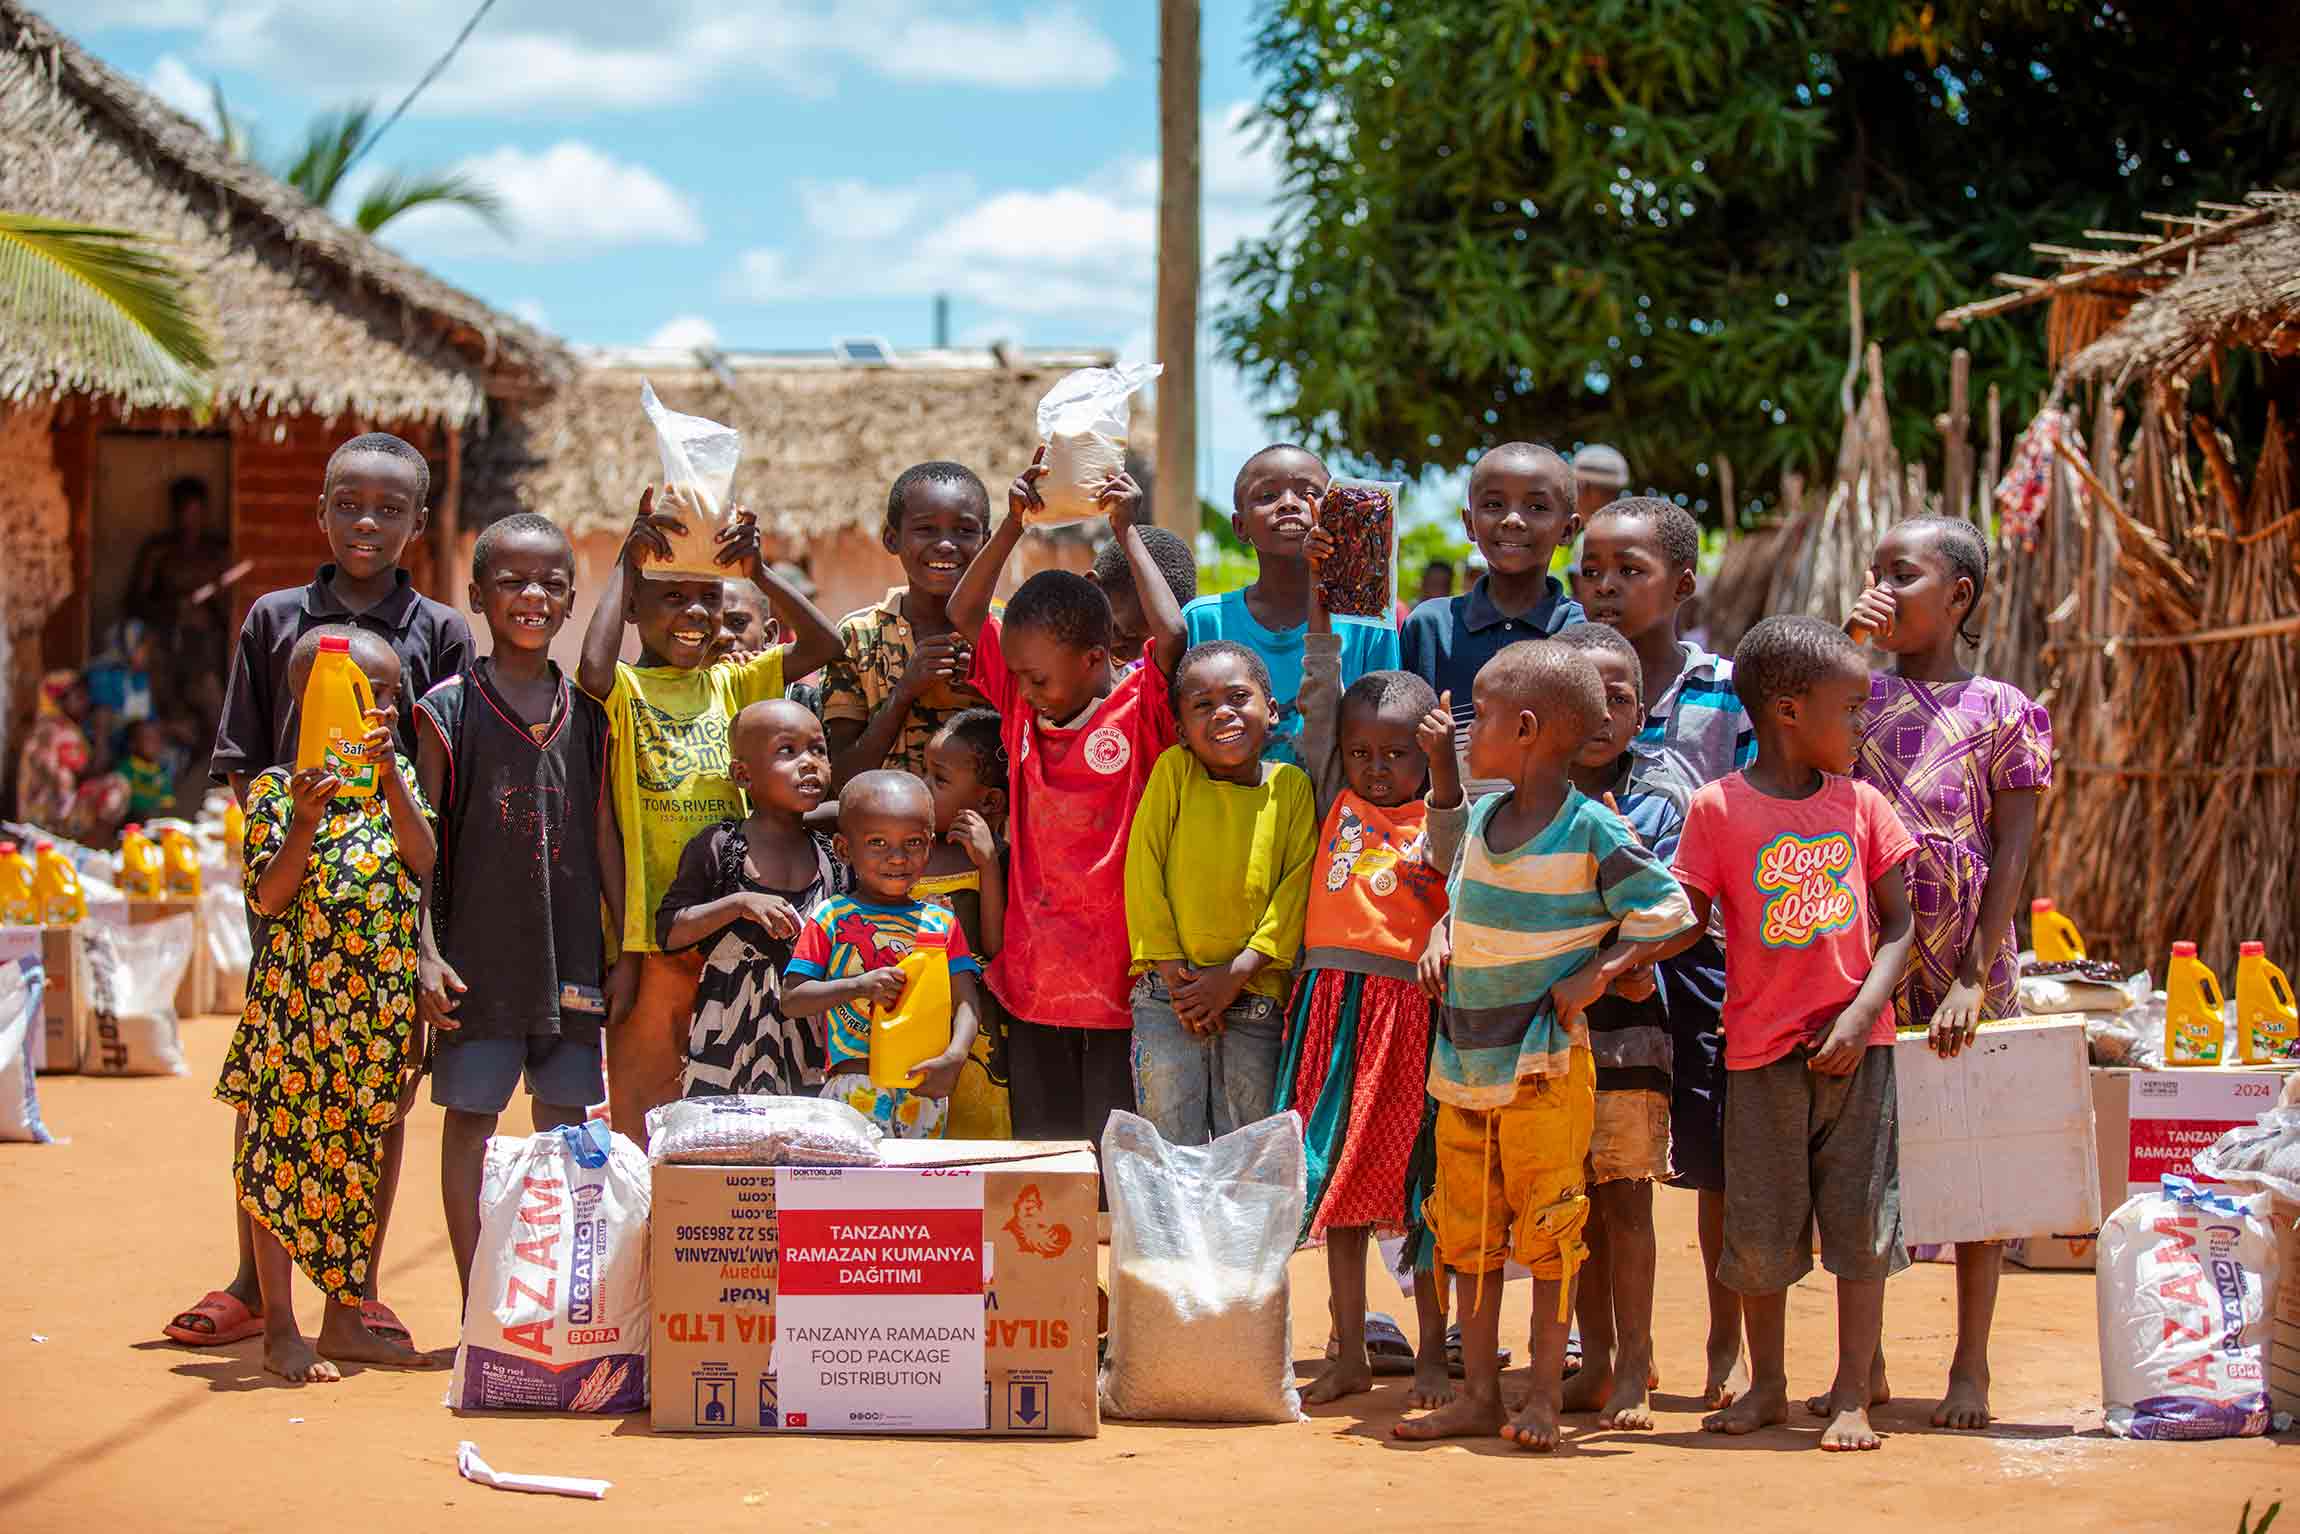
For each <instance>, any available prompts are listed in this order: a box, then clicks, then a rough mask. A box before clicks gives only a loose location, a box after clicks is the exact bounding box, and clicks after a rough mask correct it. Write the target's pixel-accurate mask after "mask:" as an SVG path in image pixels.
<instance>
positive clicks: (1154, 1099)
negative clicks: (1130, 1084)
mask: <svg viewBox="0 0 2300 1534" xmlns="http://www.w3.org/2000/svg"><path fill="white" fill-rule="evenodd" d="M1285 1031H1286V1016H1285V1010H1284V1008H1283V1007H1281V1006H1280V1005H1279V1003H1278V1001H1277V999H1276V998H1275V997H1270V996H1256V995H1252V994H1247V995H1243V996H1240V997H1239V998H1238V999H1237V1000H1236V1001H1234V1002H1232V1003H1231V1004H1230V1009H1229V1010H1228V1011H1227V1012H1224V1013H1223V1014H1222V1026H1221V1028H1220V1029H1219V1030H1217V1031H1216V1032H1213V1033H1206V1034H1198V1033H1192V1032H1191V1031H1190V1030H1189V1029H1188V1028H1185V1027H1184V1026H1183V1025H1182V1019H1181V1018H1180V1017H1178V1016H1176V1015H1175V1012H1174V1003H1173V1000H1172V998H1171V997H1169V996H1168V995H1167V994H1166V982H1165V981H1163V980H1161V979H1159V978H1158V975H1157V973H1156V972H1155V971H1152V972H1151V973H1149V974H1146V975H1144V976H1143V977H1142V978H1141V979H1140V980H1138V981H1136V982H1135V984H1134V1104H1135V1106H1136V1107H1137V1108H1138V1109H1140V1110H1141V1113H1142V1116H1143V1117H1144V1118H1146V1119H1148V1120H1149V1121H1150V1122H1151V1123H1152V1124H1153V1125H1155V1126H1157V1130H1158V1133H1159V1134H1160V1135H1162V1136H1163V1137H1164V1138H1165V1139H1166V1140H1167V1142H1168V1143H1170V1144H1174V1145H1204V1144H1206V1143H1207V1142H1208V1141H1209V1140H1213V1139H1215V1138H1216V1137H1218V1136H1221V1135H1226V1134H1228V1133H1229V1132H1230V1131H1231V1130H1233V1129H1236V1128H1238V1127H1239V1126H1241V1125H1244V1124H1251V1123H1254V1122H1255V1121H1257V1120H1259V1119H1265V1118H1268V1117H1269V1116H1270V1102H1271V1099H1272V1098H1273V1097H1274V1096H1275V1095H1276V1092H1277V1085H1278V1051H1279V1046H1280V1045H1281V1044H1282V1043H1283V1042H1284V1039H1285Z"/></svg>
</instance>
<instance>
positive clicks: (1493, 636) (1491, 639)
mask: <svg viewBox="0 0 2300 1534" xmlns="http://www.w3.org/2000/svg"><path fill="white" fill-rule="evenodd" d="M1545 579H1546V580H1547V581H1548V586H1549V589H1548V593H1547V594H1546V595H1545V596H1543V597H1542V599H1541V601H1540V602H1538V603H1537V604H1535V606H1534V608H1533V610H1532V611H1531V612H1527V613H1520V614H1518V615H1517V616H1515V617H1512V616H1510V615H1509V614H1507V613H1505V612H1503V611H1502V610H1501V609H1500V608H1498V607H1496V606H1494V605H1493V597H1492V595H1491V594H1490V593H1489V592H1488V591H1487V590H1486V578H1485V577H1484V576H1482V575H1481V576H1479V577H1478V578H1477V581H1476V583H1475V584H1473V585H1472V586H1471V587H1470V588H1469V590H1467V591H1465V592H1463V593H1462V594H1461V595H1460V596H1458V597H1431V598H1430V599H1429V600H1428V601H1426V602H1424V603H1422V604H1421V605H1420V606H1418V607H1416V608H1415V609H1414V610H1413V611H1412V612H1410V613H1408V614H1407V615H1406V626H1405V628H1404V629H1403V630H1401V631H1400V632H1399V634H1398V653H1399V655H1400V656H1401V657H1402V658H1403V660H1404V663H1405V669H1406V670H1408V671H1411V672H1412V673H1413V674H1414V675H1416V676H1418V677H1420V678H1421V679H1422V680H1423V681H1425V682H1427V683H1429V684H1430V686H1432V687H1434V688H1436V689H1437V690H1438V691H1439V692H1446V691H1451V692H1452V693H1453V734H1454V743H1455V746H1456V747H1457V748H1459V747H1460V746H1461V744H1462V742H1464V741H1466V740H1467V739H1468V738H1469V722H1470V720H1472V719H1473V718H1475V717H1476V716H1477V707H1476V705H1475V704H1473V703H1472V702H1471V701H1470V684H1471V683H1472V682H1475V681H1476V680H1477V673H1478V668H1479V667H1481V666H1483V665H1484V664H1485V663H1486V662H1487V661H1489V660H1492V659H1493V658H1494V656H1495V655H1496V654H1498V653H1499V652H1500V651H1501V650H1502V648H1503V647H1504V646H1507V645H1513V644H1516V643H1517V642H1518V641H1519V640H1521V639H1547V638H1549V637H1550V636H1551V635H1553V634H1555V633H1557V632H1558V630H1560V629H1562V628H1565V627H1567V626H1568V625H1570V624H1575V623H1579V622H1581V621H1582V617H1583V614H1582V611H1581V604H1580V603H1579V602H1576V601H1574V600H1573V598H1571V597H1569V596H1567V595H1566V594H1565V587H1564V586H1563V585H1561V584H1559V582H1558V579H1557V577H1556V576H1554V575H1552V576H1548V577H1545Z"/></svg>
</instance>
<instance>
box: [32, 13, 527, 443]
mask: <svg viewBox="0 0 2300 1534" xmlns="http://www.w3.org/2000/svg"><path fill="white" fill-rule="evenodd" d="M0 207H6V208H12V209H18V210H24V211H32V212H38V213H43V214H47V215H51V216H53V217H56V218H62V219H71V220H77V221H82V222H87V223H93V224H102V225H106V226H109V227H113V228H122V229H133V230H136V231H139V232H140V233H143V234H145V235H148V236H150V237H152V238H153V239H155V240H157V241H158V242H160V243H161V244H162V245H163V246H164V247H166V248H167V250H168V254H169V255H171V256H172V257H173V258H174V259H175V260H176V261H177V262H178V263H179V264H180V265H181V266H183V267H184V268H185V269H186V270H187V271H188V272H189V273H190V274H191V276H192V278H193V285H194V288H195V290H196V292H197V294H198V296H199V301H200V306H201V308H202V310H203V311H204V313H203V317H204V319H205V320H206V322H207V325H208V328H209V333H210V337H211V340H212V341H213V343H214V344H213V348H212V349H213V351H214V353H215V356H216V361H217V367H216V372H215V375H214V377H213V380H212V382H213V384H214V387H215V403H216V407H217V409H218V410H219V411H239V412H244V413H246V414H248V415H262V416H279V415H287V414H294V413H308V414H312V415H316V416H320V417H323V418H330V419H332V418H335V417H341V416H357V417H360V418H362V419H365V420H369V421H410V422H412V421H422V422H436V423H442V424H449V425H454V426H459V427H470V426H474V425H477V424H479V423H480V421H481V420H482V418H483V416H484V413H485V405H486V401H487V399H488V398H489V397H490V396H491V395H497V396H500V395H505V394H514V393H521V392H527V391H531V390H532V389H534V388H535V387H537V386H538V385H548V384H550V383H553V382H556V381H557V380H559V379H561V378H563V377H564V376H565V375H566V373H567V369H568V358H567V353H566V351H565V349H564V348H563V347H562V346H561V345H560V343H559V342H558V341H556V340H554V339H553V338H552V337H550V336H547V335H544V334H543V333H541V332H540V331H537V330H535V329H533V328H532V327H530V326H527V325H525V324H522V323H521V322H520V321H518V320H516V319H513V318H511V317H510V316H509V315H505V314H499V313H497V312H496V311H495V310H493V309H490V308H489V307H487V306H486V305H485V304H482V303H481V302H479V301H478V300H477V299H475V298H473V297H471V296H470V295H469V294H466V293H464V292H461V291H460V290H458V289H456V288H453V287H450V286H449V285H448V284H446V283H444V282H441V281H440V280H439V279H437V278H436V277H433V276H431V275H430V274H429V273H427V272H425V271H423V270H422V269H421V268H419V267H417V266H415V265H413V264H412V263H410V262H408V261H406V260H404V259H402V258H401V257H399V256H397V255H394V254H393V253H392V252H391V251H389V250H387V249H385V248H384V247H383V246H382V245H380V244H378V243H376V241H374V240H373V239H371V238H369V237H368V236H367V235H365V234H362V233H360V232H359V231H358V230H356V229H352V228H349V227H347V226H345V225H343V224H341V223H338V222H337V221H336V220H335V219H334V218H332V217H330V216H329V215H328V214H327V213H326V212H325V211H324V210H322V209H320V208H317V207H314V206H313V205H312V204H311V203H310V202H309V201H307V200H306V199H305V198H303V197H302V196H301V195H300V194H298V193H297V192H295V191H294V190H293V189H292V188H289V187H287V186H284V185H282V184H281V183H280V182H278V181H276V180H274V179H273V178H272V177H270V176H269V175H266V174H265V173H264V172H263V171H262V170H261V169H259V168H257V167H256V166H253V165H250V164H248V163H246V162H245V161H242V160H238V159H235V158H233V157H232V156H231V155H229V154H227V153H226V152H225V151H224V149H223V147H222V146H221V145H219V144H218V143H217V142H216V141H215V140H214V139H212V138H210V137H209V136H208V135H207V134H206V133H205V132H203V131H202V130H201V129H200V128H199V126H198V125H197V124H195V123H193V122H192V121H191V120H190V119H188V118H185V117H183V116H181V115H179V114H177V113H176V112H173V111H171V110H169V109H168V108H167V107H166V106H164V105H162V104H161V103H160V102H159V101H158V100H157V99H156V98H154V97H153V96H152V95H151V94H150V93H149V92H147V91H145V90H144V89H143V88H142V87H141V86H139V85H137V84H136V83H135V82H134V81H132V80H129V79H127V78H125V77H124V76H122V75H120V74H118V73H116V72H114V71H113V70H111V69H109V68H107V67H106V66H105V65H104V64H103V63H101V62H100V61H98V60H97V59H95V58H93V57H91V56H90V55H89V54H87V53H85V52H83V51H82V50H81V49H80V48H79V47H78V46H77V45H75V44H74V43H73V42H72V41H71V40H70V39H69V38H67V37H65V36H64V35H63V34H62V33H61V32H59V31H57V30H56V28H55V27H53V26H51V25H50V24H49V23H48V22H47V21H45V20H44V19H42V18H41V17H40V16H38V15H37V14H35V13H34V12H32V11H31V10H29V9H27V8H26V7H25V6H24V5H23V4H22V3H21V0H0ZM70 394H94V395H102V396H107V397H109V398H111V399H113V400H115V401H117V402H119V403H120V404H122V405H125V406H130V407H141V406H158V405H165V404H168V403H170V401H168V400H165V399H156V398H151V397H146V396H144V395H142V394H141V393H140V392H139V391H138V390H137V389H136V388H134V387H132V386H130V385H129V384H127V383H126V382H125V381H123V380H120V379H116V378H103V377H97V376H93V375H92V374H91V373H90V372H89V370H88V369H87V367H86V366H85V364H84V363H82V362H81V361H80V360H78V359H76V358H74V357H71V356H66V355H58V354H54V353H49V352H46V351H44V350H39V349H34V348H31V347H29V346H28V345H27V344H26V343H25V340H24V338H22V337H20V336H19V337H11V336H7V335H0V402H13V401H21V400H27V399H41V398H55V397H59V396H63V395H70Z"/></svg>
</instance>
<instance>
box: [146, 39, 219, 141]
mask: <svg viewBox="0 0 2300 1534" xmlns="http://www.w3.org/2000/svg"><path fill="white" fill-rule="evenodd" d="M144 84H145V85H147V86H149V87H150V88H151V92H152V94H153V95H155V96H157V97H159V98H160V99H161V100H162V101H164V102H166V103H167V104H168V105H169V106H171V107H174V108H175V109H176V110H177V111H179V112H181V113H183V114H184V115H185V116H186V117H189V118H190V119H191V120H192V121H193V122H196V123H198V124H199V125H200V126H201V127H203V128H205V129H207V130H208V132H210V133H213V132H215V131H216V113H215V99H214V97H213V95H212V94H211V93H210V92H209V89H208V82H207V81H205V80H202V79H201V78H200V77H199V76H197V75H195V74H193V73H192V71H191V66H190V65H188V64H186V63H185V62H184V61H183V60H182V59H180V58H178V57H176V56H175V55H174V54H172V53H163V54H161V55H160V56H159V58H158V59H157V60H155V61H154V62H153V64H152V72H151V73H150V74H148V75H146V76H145V77H144Z"/></svg>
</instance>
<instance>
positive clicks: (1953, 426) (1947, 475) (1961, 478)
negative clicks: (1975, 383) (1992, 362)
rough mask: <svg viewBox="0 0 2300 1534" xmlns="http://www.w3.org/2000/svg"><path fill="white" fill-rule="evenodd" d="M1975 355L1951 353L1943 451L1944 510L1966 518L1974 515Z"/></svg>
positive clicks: (1942, 492)
mask: <svg viewBox="0 0 2300 1534" xmlns="http://www.w3.org/2000/svg"><path fill="white" fill-rule="evenodd" d="M1972 374H1973V354H1972V353H1971V352H1969V351H1966V350H1965V349H1964V348H1963V347H1961V346H1960V347H1958V348H1957V349H1956V350H1955V351H1953V352H1951V353H1950V354H1949V415H1948V423H1947V429H1946V431H1945V432H1944V433H1943V435H1944V436H1945V437H1946V439H1947V440H1946V441H1945V442H1943V444H1942V451H1941V510H1942V511H1943V512H1944V513H1946V514H1947V515H1949V516H1952V517H1963V518H1965V519H1966V520H1967V521H1970V520H1971V519H1972V515H1973V436H1972V403H1971V401H1972Z"/></svg>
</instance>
